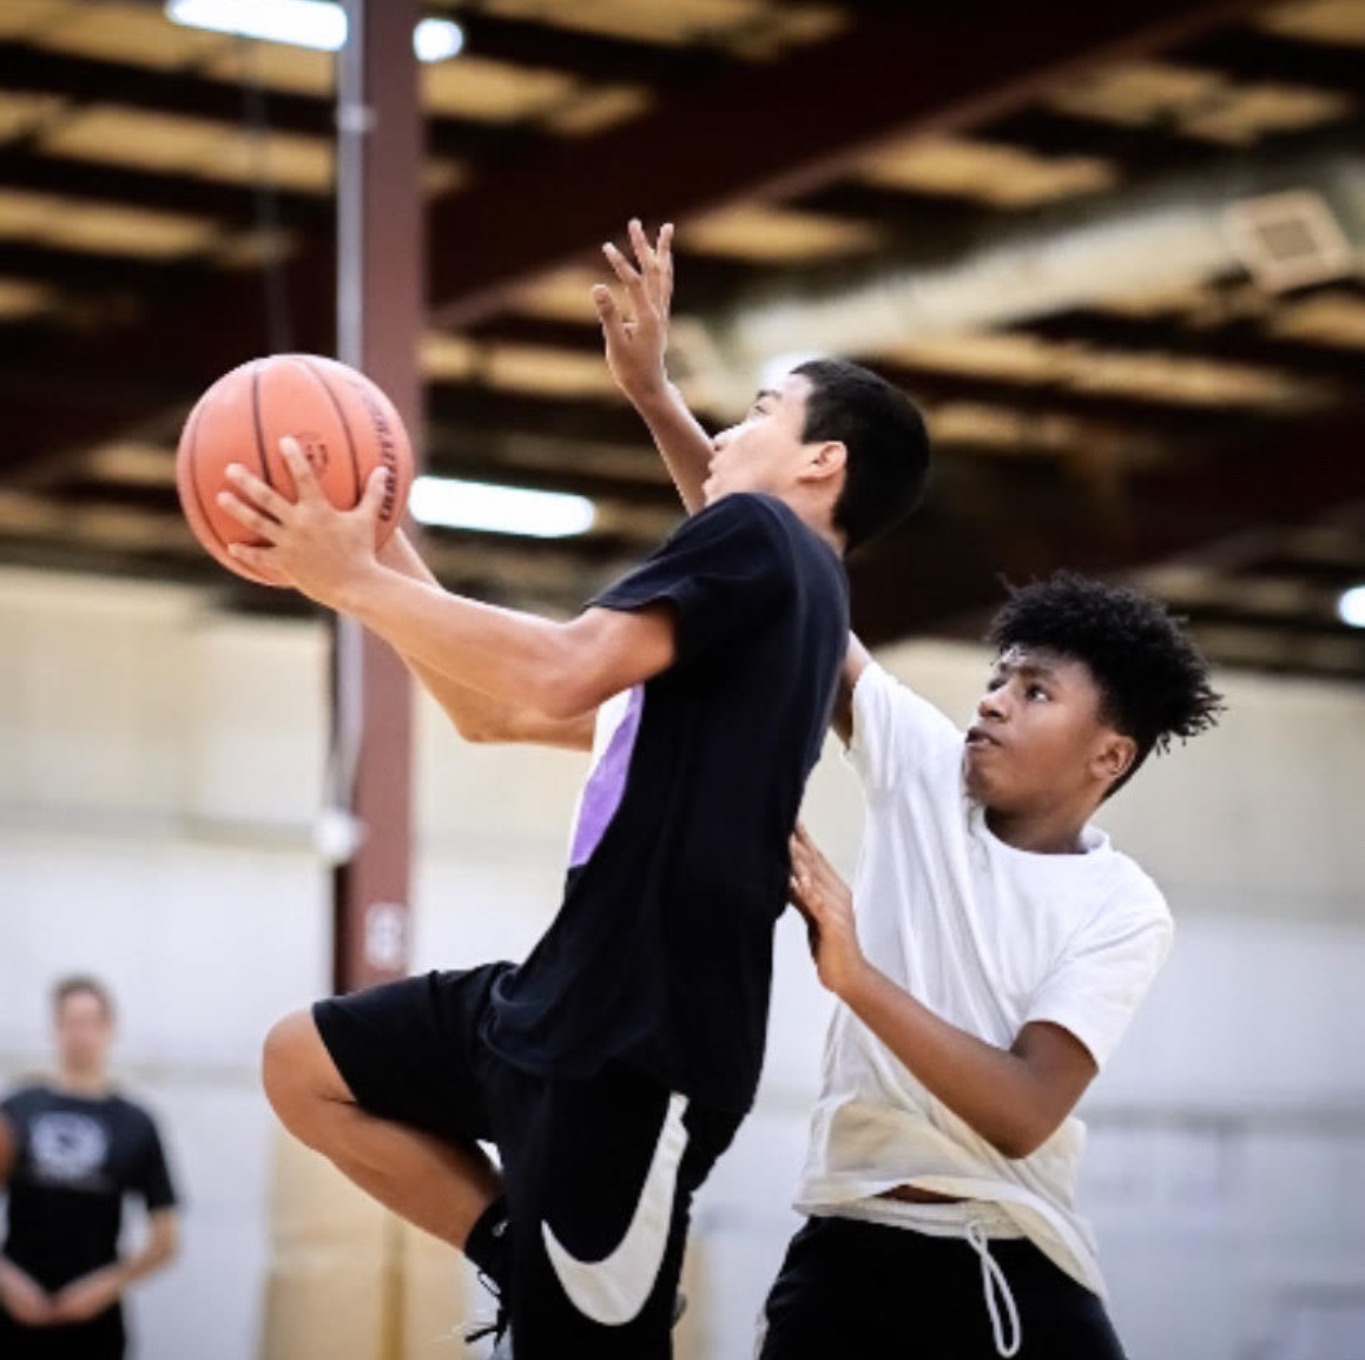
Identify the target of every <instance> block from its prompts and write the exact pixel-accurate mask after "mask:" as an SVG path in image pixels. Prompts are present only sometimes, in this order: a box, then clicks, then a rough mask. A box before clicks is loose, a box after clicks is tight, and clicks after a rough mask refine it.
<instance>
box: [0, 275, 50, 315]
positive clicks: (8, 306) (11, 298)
mask: <svg viewBox="0 0 1365 1360" xmlns="http://www.w3.org/2000/svg"><path fill="white" fill-rule="evenodd" d="M51 305H52V294H51V293H50V292H49V291H48V290H47V289H46V288H44V287H43V286H42V285H41V284H37V283H29V282H28V281H27V280H26V279H0V319H3V320H5V321H13V320H16V319H17V318H19V317H22V316H36V315H37V314H38V313H40V312H45V311H46V310H47V309H48V308H49V307H50V306H51Z"/></svg>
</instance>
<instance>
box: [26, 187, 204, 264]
mask: <svg viewBox="0 0 1365 1360" xmlns="http://www.w3.org/2000/svg"><path fill="white" fill-rule="evenodd" d="M214 233H215V228H214V224H213V223H211V222H206V221H204V220H202V219H200V218H197V217H190V216H188V215H184V214H180V213H165V212H150V211H145V210H142V209H135V208H114V207H109V206H107V205H106V204H102V203H89V202H86V201H84V200H82V199H78V198H66V197H58V196H56V195H53V194H34V193H26V192H23V191H20V190H12V189H6V190H0V239H5V238H8V239H11V240H14V239H20V240H34V241H46V242H49V243H51V244H53V245H58V246H65V247H67V248H68V249H71V250H92V251H97V252H100V253H108V254H114V255H145V256H173V255H183V254H187V253H189V252H191V251H196V250H201V249H203V248H205V247H206V246H208V245H209V244H210V243H211V242H212V240H213V238H214Z"/></svg>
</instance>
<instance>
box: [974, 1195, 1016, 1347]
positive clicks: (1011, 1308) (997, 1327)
mask: <svg viewBox="0 0 1365 1360" xmlns="http://www.w3.org/2000/svg"><path fill="white" fill-rule="evenodd" d="M967 1241H968V1242H970V1243H971V1245H972V1246H973V1247H974V1248H975V1250H976V1254H977V1255H978V1256H979V1257H980V1258H981V1288H982V1291H983V1292H984V1294H985V1295H986V1311H987V1312H988V1313H990V1315H991V1332H992V1333H993V1335H994V1336H995V1349H996V1353H997V1354H998V1355H1001V1356H1003V1357H1004V1360H1010V1357H1011V1356H1012V1355H1014V1354H1016V1353H1017V1352H1018V1350H1019V1347H1020V1346H1021V1345H1022V1344H1023V1341H1024V1329H1023V1328H1022V1327H1021V1326H1020V1325H1019V1310H1018V1308H1016V1307H1015V1305H1014V1295H1013V1294H1012V1293H1011V1292H1010V1283H1009V1281H1008V1280H1007V1279H1006V1278H1005V1272H1004V1271H1003V1270H1001V1269H1000V1267H999V1265H998V1264H997V1263H996V1260H995V1257H994V1256H992V1255H991V1245H990V1238H988V1237H987V1236H986V1230H985V1228H983V1227H982V1226H981V1224H980V1223H977V1222H969V1223H968V1224H967ZM997 1290H998V1291H999V1293H1000V1297H1001V1298H1002V1299H1004V1301H1005V1311H1006V1312H1007V1313H1008V1314H1009V1323H1010V1331H1011V1332H1013V1333H1014V1340H1013V1341H1012V1342H1011V1343H1010V1344H1009V1345H1008V1346H1006V1345H1005V1337H1004V1330H1005V1329H1004V1327H1003V1326H1001V1323H1000V1308H999V1306H998V1305H997V1304H996V1301H995V1295H996V1291H997Z"/></svg>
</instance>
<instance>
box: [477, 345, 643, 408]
mask: <svg viewBox="0 0 1365 1360" xmlns="http://www.w3.org/2000/svg"><path fill="white" fill-rule="evenodd" d="M481 371H482V374H483V376H484V377H485V378H486V380H487V381H488V382H489V383H491V384H492V385H493V386H494V387H505V388H510V389H511V390H513V391H517V392H539V393H545V394H549V395H553V396H559V397H598V396H604V397H620V392H619V390H618V388H617V386H616V383H615V382H614V381H613V380H612V376H611V374H610V372H608V370H607V362H606V360H605V359H603V358H602V357H601V356H599V355H596V354H584V353H580V352H578V351H577V350H567V349H551V348H548V347H545V346H540V345H494V346H491V347H490V348H489V350H488V352H487V354H486V357H485V358H484V361H483V364H482V367H481Z"/></svg>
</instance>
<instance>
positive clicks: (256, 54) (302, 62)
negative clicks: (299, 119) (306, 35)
mask: <svg viewBox="0 0 1365 1360" xmlns="http://www.w3.org/2000/svg"><path fill="white" fill-rule="evenodd" d="M202 69H203V73H204V74H205V75H209V76H212V77H214V78H215V79H216V80H229V81H232V82H233V84H237V83H239V82H240V81H243V80H250V81H255V82H257V83H258V84H261V85H264V86H266V87H267V88H268V89H272V90H288V91H291V92H292V93H294V94H316V95H330V94H331V93H332V91H333V89H334V88H335V85H336V57H335V56H334V55H333V54H332V53H331V52H316V51H314V50H313V49H312V48H308V47H292V46H289V45H288V44H285V43H273V42H234V43H233V44H232V46H231V47H229V48H227V49H226V50H224V51H223V52H221V53H219V54H218V55H217V56H215V57H214V58H213V60H212V61H209V62H207V63H205V64H204V66H203V68H202Z"/></svg>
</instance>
